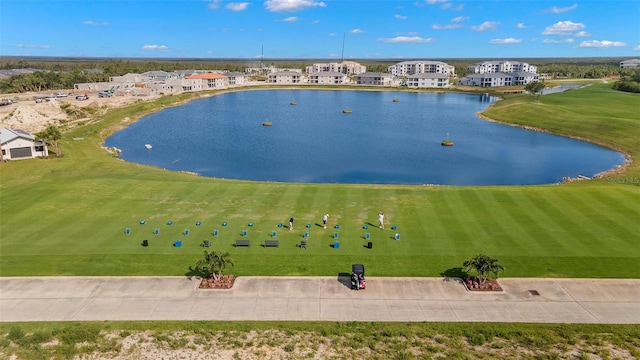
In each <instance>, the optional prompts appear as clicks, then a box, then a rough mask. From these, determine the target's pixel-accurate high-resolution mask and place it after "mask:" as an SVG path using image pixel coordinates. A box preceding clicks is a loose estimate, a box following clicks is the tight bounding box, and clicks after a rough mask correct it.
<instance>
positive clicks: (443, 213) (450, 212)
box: [431, 190, 472, 254]
mask: <svg viewBox="0 0 640 360" xmlns="http://www.w3.org/2000/svg"><path fill="white" fill-rule="evenodd" d="M431 203H432V204H433V206H434V209H435V216H436V217H435V219H434V220H435V221H437V222H439V223H440V224H441V225H440V226H441V227H442V228H443V229H444V231H445V239H446V241H447V244H446V245H445V244H442V246H443V247H446V248H448V250H449V251H450V252H449V254H451V253H454V254H455V253H458V254H464V253H468V252H469V246H468V241H469V239H470V238H471V235H472V234H470V233H467V232H466V228H465V227H464V226H463V225H462V223H461V222H460V219H459V218H458V216H457V214H456V212H455V208H456V207H457V204H456V198H455V195H453V194H451V191H450V190H442V191H434V192H432V193H431Z"/></svg>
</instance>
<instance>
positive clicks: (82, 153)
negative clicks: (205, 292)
mask: <svg viewBox="0 0 640 360" xmlns="http://www.w3.org/2000/svg"><path fill="white" fill-rule="evenodd" d="M188 97H189V95H185V96H173V97H165V98H162V99H160V100H158V101H156V102H154V103H146V102H141V103H137V104H135V105H132V106H130V107H128V108H126V109H118V110H114V111H112V112H110V113H109V114H107V115H105V116H104V117H103V118H102V119H101V121H100V122H98V123H94V124H88V125H86V126H83V127H82V128H79V129H77V130H74V131H72V132H68V133H65V134H64V138H63V140H62V142H61V148H62V151H63V153H64V157H62V158H56V159H47V160H41V159H37V160H26V161H14V162H9V163H4V164H1V165H0V171H1V173H0V275H2V276H27V275H183V274H188V273H189V272H190V269H189V267H190V266H193V264H194V263H195V262H196V260H198V259H199V258H200V257H201V254H202V251H203V249H202V248H201V247H200V243H201V242H202V240H203V239H209V240H211V241H212V247H211V249H214V250H223V251H228V252H229V253H230V254H231V257H232V258H233V259H234V260H235V262H236V266H235V267H234V268H232V269H230V270H229V271H228V272H230V273H233V274H235V275H332V276H333V275H336V274H337V273H339V272H348V271H350V265H351V263H354V262H359V263H364V264H365V265H366V266H367V274H368V275H371V276H440V275H441V274H456V273H457V272H458V270H457V268H459V267H460V266H461V264H462V262H463V261H464V260H466V259H468V258H470V257H471V256H473V255H475V254H477V253H479V252H482V253H486V254H488V255H491V256H493V257H496V258H498V259H499V260H500V263H501V264H503V265H504V266H505V268H506V271H505V273H504V276H509V277H519V276H523V277H593V278H637V277H638V276H639V275H638V274H639V271H640V246H639V245H640V225H639V221H638V219H640V207H639V206H638V204H640V166H639V165H638V164H637V162H636V163H634V164H632V165H631V166H630V167H629V169H628V170H627V171H626V172H625V173H623V174H619V175H615V176H613V177H611V178H608V179H601V180H593V181H586V182H577V183H572V184H565V185H543V186H495V187H494V186H487V187H450V186H380V185H365V186H362V185H339V184H323V185H318V184H284V183H261V182H245V181H227V180H219V179H211V178H204V177H199V176H195V175H190V174H185V173H174V172H169V171H166V170H163V169H156V168H152V167H146V166H141V165H136V164H129V163H126V162H123V161H120V160H118V159H117V158H115V157H114V156H112V155H110V154H108V153H107V152H105V151H104V150H103V149H101V148H100V145H101V144H102V141H103V140H104V138H105V137H106V136H107V134H109V133H110V132H112V131H113V129H115V128H116V127H118V126H123V123H122V119H124V118H126V117H130V118H135V117H137V116H139V115H140V114H145V113H148V112H150V111H153V109H154V108H157V107H164V106H172V105H173V104H175V103H176V102H181V101H184V100H186V99H187V98H188ZM639 100H640V97H639V96H638V95H637V94H626V93H619V92H614V91H613V90H611V89H610V85H603V84H600V85H592V86H589V87H587V88H584V89H580V90H571V91H568V92H566V93H561V94H554V95H548V96H543V97H540V98H539V100H534V99H533V98H532V97H531V96H526V95H517V96H513V95H510V96H508V97H507V99H506V100H504V101H501V102H499V103H497V104H495V105H494V106H492V108H491V109H488V110H487V111H486V112H485V113H484V114H485V115H486V116H488V117H490V118H493V119H497V120H500V121H505V122H511V123H516V124H520V125H527V126H533V127H537V128H544V129H548V130H549V131H553V132H557V133H561V134H570V135H573V136H577V137H583V138H589V139H593V141H595V142H598V143H601V144H607V145H608V146H610V147H614V148H616V149H620V150H623V151H625V152H626V153H629V154H631V155H632V156H633V157H634V158H636V159H637V158H638V155H639V151H640V144H639V143H638V139H640V115H638V114H640V112H639V111H638V110H640V109H639V106H638V104H639V103H640V101H639ZM479 121H480V120H479ZM78 137H83V138H84V140H81V141H74V140H73V138H78ZM379 210H383V211H384V212H385V214H386V216H387V223H388V227H390V226H391V225H395V226H397V230H396V231H393V230H389V229H387V230H384V231H383V230H379V229H377V228H376V226H375V224H376V222H377V220H376V218H377V217H376V214H377V212H378V211H379ZM325 212H327V213H329V214H330V215H331V217H330V219H329V223H330V225H331V226H333V225H334V224H336V223H338V224H340V228H339V229H333V228H329V229H326V230H324V229H322V227H320V226H319V225H318V224H319V223H321V217H322V215H323V214H324V213H325ZM291 216H294V217H295V218H296V222H295V225H296V228H295V229H294V230H293V231H289V230H288V229H286V226H287V224H288V219H289V217H291ZM141 220H144V221H145V224H144V225H141V224H140V221H141ZM168 221H172V222H173V224H172V225H167V222H168ZM196 222H200V223H201V225H200V226H196ZM223 222H227V223H228V225H227V226H222V223H223ZM250 222H251V223H253V226H252V227H249V226H248V224H249V223H250ZM278 223H283V224H284V227H283V228H278V227H277V224H278ZM306 224H311V227H310V228H308V229H307V228H305V225H306ZM364 225H367V226H368V227H369V228H368V229H367V230H365V229H363V226H364ZM126 228H129V229H131V234H129V235H126V234H125V229H126ZM156 228H157V229H159V230H160V234H159V235H154V234H153V230H154V229H156ZM185 229H189V232H190V234H189V235H188V236H185V235H183V232H184V230H185ZM214 230H218V231H219V236H217V237H215V238H214V237H213V236H212V235H211V233H212V232H213V231H214ZM243 230H247V231H248V236H247V238H248V239H251V240H252V242H253V243H252V246H251V247H249V248H235V247H233V246H232V244H233V242H234V241H235V240H236V239H239V238H240V237H241V233H242V231H243ZM272 231H277V238H278V239H279V240H280V247H279V248H263V247H261V246H259V245H260V244H261V243H262V242H263V241H264V240H266V239H270V238H271V237H270V235H271V232H272ZM304 232H308V233H309V246H308V248H307V249H306V250H304V249H299V248H297V247H296V244H298V243H299V241H300V240H301V239H302V236H303V233H304ZM334 232H338V233H339V239H338V240H339V241H340V248H339V249H333V248H332V247H331V245H332V244H333V242H334V239H333V234H334ZM366 232H368V233H369V234H370V236H371V241H372V242H373V249H367V248H366V247H365V246H364V245H365V244H366V243H367V240H365V238H364V237H365V233H366ZM396 232H397V233H399V234H400V236H401V240H400V241H396V240H393V236H394V235H395V233H396ZM143 239H148V240H149V243H150V245H149V246H148V247H142V246H141V245H140V244H141V242H142V240H143ZM177 239H181V240H182V243H183V245H182V247H180V248H175V247H173V246H172V244H173V242H174V241H175V240H177Z"/></svg>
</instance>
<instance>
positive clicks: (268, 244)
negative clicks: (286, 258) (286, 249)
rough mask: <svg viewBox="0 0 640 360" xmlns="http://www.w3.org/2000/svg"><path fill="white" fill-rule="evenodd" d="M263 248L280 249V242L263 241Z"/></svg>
mask: <svg viewBox="0 0 640 360" xmlns="http://www.w3.org/2000/svg"><path fill="white" fill-rule="evenodd" d="M262 246H264V247H280V241H279V240H265V241H264V245H262Z"/></svg>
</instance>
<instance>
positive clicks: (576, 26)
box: [542, 20, 586, 36]
mask: <svg viewBox="0 0 640 360" xmlns="http://www.w3.org/2000/svg"><path fill="white" fill-rule="evenodd" d="M584 28H586V26H585V25H584V24H583V23H574V22H572V21H570V20H567V21H558V22H557V23H555V24H553V25H551V26H547V27H546V28H545V29H544V31H543V32H542V35H555V36H569V35H571V34H572V33H574V32H576V31H578V30H582V29H584Z"/></svg>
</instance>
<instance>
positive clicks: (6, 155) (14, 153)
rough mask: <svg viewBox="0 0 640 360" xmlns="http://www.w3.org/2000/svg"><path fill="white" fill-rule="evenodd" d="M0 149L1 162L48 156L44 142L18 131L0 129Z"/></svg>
mask: <svg viewBox="0 0 640 360" xmlns="http://www.w3.org/2000/svg"><path fill="white" fill-rule="evenodd" d="M0 148H2V160H17V159H31V158H35V157H42V156H49V149H48V148H47V143H46V142H45V141H42V140H38V139H36V137H35V136H34V135H32V134H30V133H28V132H26V131H23V130H18V129H9V128H2V129H0Z"/></svg>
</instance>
